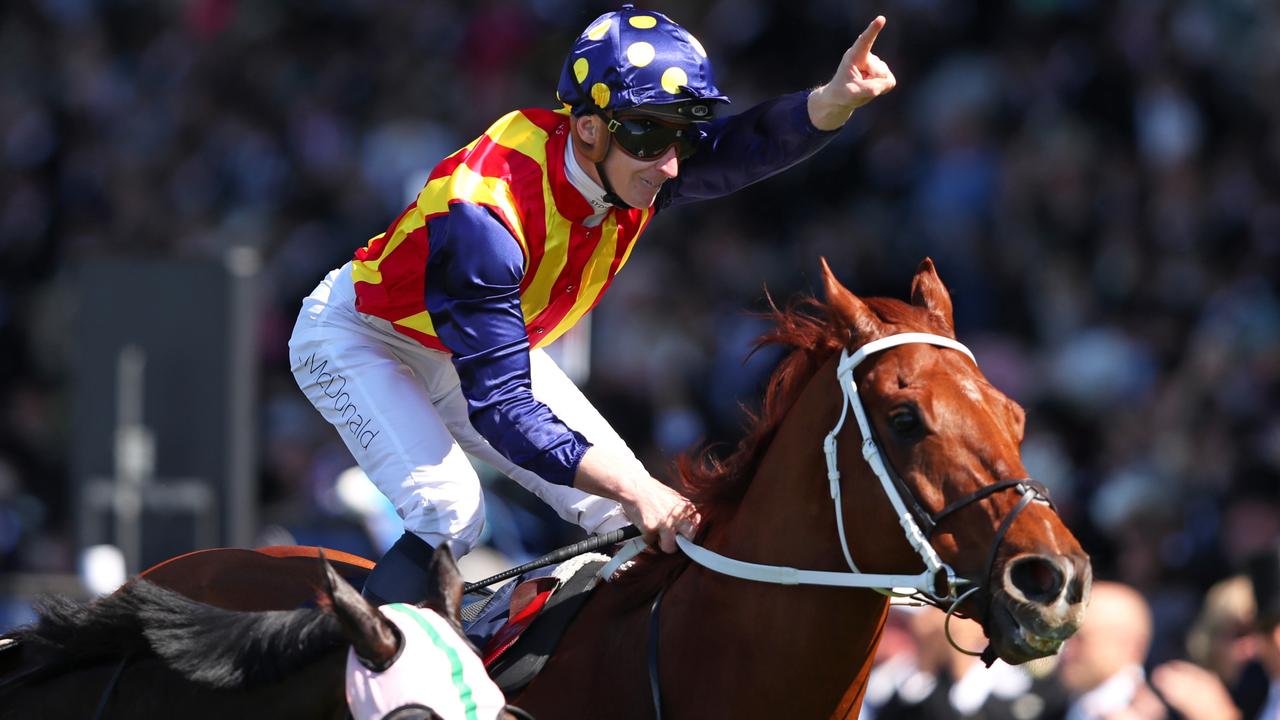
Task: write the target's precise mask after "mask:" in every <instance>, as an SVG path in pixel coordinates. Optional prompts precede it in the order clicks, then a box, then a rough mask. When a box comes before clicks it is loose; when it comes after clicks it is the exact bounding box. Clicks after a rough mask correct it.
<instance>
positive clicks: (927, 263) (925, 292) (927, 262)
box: [911, 258, 956, 338]
mask: <svg viewBox="0 0 1280 720" xmlns="http://www.w3.org/2000/svg"><path fill="white" fill-rule="evenodd" d="M911 304H912V305H916V306H919V307H922V308H924V309H926V310H928V311H929V312H931V313H933V314H934V315H937V316H938V317H939V318H940V319H941V320H942V322H943V324H945V325H946V326H947V334H948V335H950V336H951V337H953V338H954V337H955V336H956V326H955V321H954V320H953V319H952V315H951V293H949V292H947V286H946V285H943V284H942V278H940V277H938V271H937V270H936V269H934V267H933V260H932V259H930V258H925V259H924V260H921V261H920V267H918V268H916V276H915V278H914V279H913V280H912V281H911Z"/></svg>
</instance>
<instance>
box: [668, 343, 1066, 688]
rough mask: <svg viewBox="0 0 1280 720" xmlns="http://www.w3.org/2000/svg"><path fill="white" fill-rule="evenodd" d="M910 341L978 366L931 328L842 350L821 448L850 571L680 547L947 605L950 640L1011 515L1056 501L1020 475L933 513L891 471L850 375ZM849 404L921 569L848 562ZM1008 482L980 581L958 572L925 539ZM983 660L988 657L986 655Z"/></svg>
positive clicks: (748, 575) (720, 566)
mask: <svg viewBox="0 0 1280 720" xmlns="http://www.w3.org/2000/svg"><path fill="white" fill-rule="evenodd" d="M912 343H923V344H927V345H936V346H938V347H943V348H949V349H952V350H957V351H959V352H962V353H964V354H965V356H966V357H968V358H969V359H970V360H972V361H973V362H974V364H975V365H976V364H977V361H976V360H974V357H973V353H972V352H970V351H969V348H967V347H965V346H964V345H962V344H961V343H959V342H957V341H955V340H953V339H951V338H947V337H943V336H941V335H933V334H931V333H914V332H912V333H900V334H897V335H890V336H889V337H884V338H880V339H879V340H873V341H871V342H869V343H867V344H866V345H863V346H862V347H860V348H858V350H857V351H855V352H854V353H853V354H852V355H850V354H849V351H848V350H847V349H845V350H842V351H841V352H840V364H839V365H838V366H837V368H836V378H837V380H838V381H839V383H840V389H841V392H842V393H843V394H844V402H843V403H841V408H840V419H839V421H837V422H836V426H835V427H834V428H832V430H831V432H829V433H827V436H826V439H825V441H824V442H823V451H824V453H825V454H826V459H827V479H828V481H829V483H830V494H831V500H832V503H833V504H834V506H835V515H836V528H837V530H838V532H839V534H840V549H841V550H842V551H843V552H844V559H845V562H847V563H848V565H849V570H851V572H828V571H822V570H798V569H796V568H791V567H784V566H780V565H761V564H757V563H748V562H743V561H741V560H734V559H732V558H728V557H725V556H724V555H720V554H719V553H715V552H712V551H710V550H707V549H706V548H703V547H701V546H699V545H696V544H695V543H693V542H691V541H689V540H687V539H685V538H684V537H680V536H677V537H676V542H677V543H678V544H679V546H680V548H681V549H682V550H683V551H684V552H685V554H687V555H688V556H689V557H690V558H691V559H692V560H693V561H694V562H696V563H698V564H699V565H702V566H704V567H706V568H708V569H711V570H714V571H716V572H720V573H723V574H726V575H731V576H733V577H738V578H743V579H746V580H755V581H758V582H766V583H776V584H781V585H827V586H836V587H858V588H867V589H872V590H876V591H878V592H881V593H884V594H886V595H890V596H891V597H904V598H908V599H910V600H913V601H917V602H922V603H928V604H930V605H936V606H938V607H942V608H945V609H947V614H948V618H947V619H948V632H947V639H948V640H950V639H951V634H950V626H949V622H950V615H951V614H952V613H954V612H955V611H956V609H957V608H958V607H959V606H960V604H961V603H962V602H964V601H965V600H966V599H968V598H969V597H970V596H972V595H974V594H975V593H977V592H980V591H982V590H983V589H984V587H988V586H990V584H991V573H992V570H993V569H994V566H995V561H996V554H997V551H998V550H999V548H1000V545H1001V544H1002V543H1003V542H1004V538H1005V535H1006V534H1007V533H1008V531H1009V528H1010V527H1012V525H1013V521H1014V519H1016V518H1017V516H1018V515H1019V514H1020V513H1021V512H1022V511H1023V510H1024V509H1026V507H1027V506H1028V505H1030V504H1031V503H1032V502H1034V501H1040V502H1043V503H1045V504H1047V505H1049V506H1050V507H1052V506H1053V504H1052V502H1051V501H1050V500H1049V492H1048V490H1047V489H1046V488H1045V487H1044V485H1042V484H1040V483H1039V482H1037V481H1035V480H1032V479H1031V478H1020V479H1015V480H1001V481H999V482H995V483H992V484H990V485H985V486H983V487H981V488H979V489H978V490H975V491H974V492H972V493H969V494H968V495H965V496H964V497H962V498H960V499H958V500H956V501H954V502H952V503H951V504H949V505H947V506H946V507H944V508H943V509H942V510H940V511H938V512H937V513H930V512H928V511H927V510H925V509H924V507H923V506H921V504H920V502H919V500H918V499H917V498H916V496H915V495H914V493H912V492H911V489H910V488H909V487H907V485H906V483H904V482H903V481H902V478H901V477H900V476H899V475H898V473H897V472H895V471H894V469H893V465H892V463H890V462H888V461H887V455H885V453H884V452H883V451H882V450H881V448H880V445H879V443H878V442H877V441H876V436H875V433H874V432H873V431H872V429H871V424H870V423H869V422H868V421H867V413H866V409H865V408H864V407H863V405H862V398H861V397H859V395H858V387H857V383H856V382H855V381H854V378H853V371H854V369H855V368H857V367H858V365H860V364H861V363H862V361H864V360H866V359H867V358H868V357H869V356H871V355H873V354H875V353H878V352H881V351H882V350H887V349H889V348H892V347H897V346H899V345H907V344H912ZM850 407H852V408H853V415H854V418H855V420H856V421H857V423H858V430H859V432H861V433H862V457H863V459H865V460H866V461H867V464H868V465H870V466H871V470H872V472H874V473H875V475H876V477H877V478H879V480H880V485H881V487H882V488H883V489H884V492H885V495H887V496H888V498H889V502H890V503H891V504H892V505H893V509H894V512H895V513H897V516H898V524H899V525H901V526H902V530H903V533H904V534H905V535H906V539H907V542H908V543H910V544H911V547H912V548H913V549H914V550H915V551H916V553H917V554H918V555H919V556H920V559H921V560H922V561H923V562H924V566H925V569H924V571H923V572H921V573H919V574H916V575H894V574H879V573H864V572H862V571H861V570H859V569H858V567H857V565H855V564H854V562H853V555H852V554H851V553H850V552H849V542H848V540H847V539H846V537H845V531H844V512H843V504H842V502H841V495H840V469H839V467H838V464H837V460H836V435H838V434H839V432H840V430H841V429H842V428H843V427H844V423H845V420H846V418H847V417H848V413H849V408H850ZM1010 489H1014V490H1017V491H1018V492H1020V493H1021V494H1022V498H1021V499H1020V500H1019V501H1018V504H1017V505H1015V506H1014V508H1013V510H1011V511H1010V512H1009V513H1008V514H1007V515H1005V516H1004V519H1003V520H1002V521H1001V523H1000V527H999V528H998V529H997V530H996V534H995V537H994V538H993V540H992V542H991V549H990V551H989V552H988V554H987V565H986V568H985V571H984V573H983V576H982V578H981V580H980V582H979V583H974V582H973V581H971V580H968V579H965V578H962V577H959V576H957V575H956V572H955V570H954V569H952V567H951V566H950V565H948V564H947V563H945V562H943V561H942V559H941V558H940V557H939V556H938V553H937V551H936V550H934V548H933V545H932V543H931V542H930V538H931V537H932V536H933V533H934V531H935V530H936V529H937V527H938V525H939V524H941V523H942V521H943V520H945V519H946V518H947V517H949V516H951V515H952V514H954V513H955V512H957V511H959V510H960V509H962V508H964V507H966V506H968V505H970V504H972V503H975V502H978V501H979V500H982V499H983V498H986V497H988V496H990V495H994V494H995V493H997V492H1000V491H1002V490H1010ZM967 585H972V587H970V588H967V589H966V588H965V587H964V586H967ZM903 590H910V592H903ZM987 595H988V599H987V604H986V605H987V607H986V608H985V609H984V616H985V615H989V614H990V612H989V611H990V603H991V597H992V593H990V592H988V593H987ZM985 621H986V617H984V618H983V624H984V625H985V624H986V622H985ZM952 645H955V642H954V641H952ZM957 649H958V650H961V651H962V652H965V653H967V654H970V655H982V656H983V658H984V659H987V655H988V654H989V653H991V652H992V651H991V650H990V648H988V650H987V653H978V652H973V651H970V650H965V649H963V648H959V647H958V646H957ZM990 659H991V660H994V655H991V658H990ZM988 664H990V663H989V662H988Z"/></svg>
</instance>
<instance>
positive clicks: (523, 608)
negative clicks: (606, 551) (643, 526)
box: [462, 553, 609, 695]
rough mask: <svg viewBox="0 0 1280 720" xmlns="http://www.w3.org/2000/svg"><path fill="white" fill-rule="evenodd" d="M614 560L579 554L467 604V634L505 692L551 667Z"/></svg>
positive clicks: (522, 577)
mask: <svg viewBox="0 0 1280 720" xmlns="http://www.w3.org/2000/svg"><path fill="white" fill-rule="evenodd" d="M608 560H609V558H608V556H605V555H600V554H596V553H591V554H586V555H579V556H578V557H576V558H573V559H571V560H568V561H566V562H563V563H560V564H559V565H555V566H552V567H549V568H542V569H539V570H534V571H531V572H528V573H525V574H524V575H521V576H520V577H519V578H517V579H516V580H515V581H514V582H511V583H508V584H506V585H504V586H502V587H501V588H500V589H499V590H498V591H497V592H495V593H494V594H493V595H490V596H489V597H487V598H482V599H477V600H473V601H472V602H471V603H470V604H466V602H465V601H464V605H463V609H462V622H463V629H464V631H465V632H466V634H467V638H468V639H469V640H471V642H472V643H473V644H474V645H475V646H476V647H478V648H481V651H480V657H481V659H482V660H483V661H484V665H485V669H487V670H488V671H489V677H491V678H493V681H494V682H495V683H497V684H498V687H500V688H502V691H503V692H504V693H507V694H508V695H510V694H512V693H514V692H516V691H518V690H521V689H523V688H524V687H525V686H526V685H528V684H529V682H530V681H532V680H533V678H534V677H536V676H537V674H538V672H539V671H540V670H542V667H543V666H544V665H546V663H547V659H548V658H550V657H551V654H552V653H553V652H555V649H556V645H557V644H559V642H560V638H561V637H562V636H563V635H564V633H565V630H566V629H568V627H569V625H570V624H571V623H572V622H573V619H574V617H576V616H577V614H578V611H579V610H580V609H581V608H582V605H583V603H585V602H586V600H587V598H588V597H590V595H591V590H592V589H594V588H595V586H596V581H597V577H596V573H597V571H598V570H599V569H600V568H601V567H602V566H603V565H604V564H605V563H606V562H608Z"/></svg>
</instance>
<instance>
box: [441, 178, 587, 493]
mask: <svg viewBox="0 0 1280 720" xmlns="http://www.w3.org/2000/svg"><path fill="white" fill-rule="evenodd" d="M427 236H428V238H429V239H430V244H431V252H430V255H429V256H428V259H427V270H426V283H425V293H426V305H427V312H428V313H430V315H431V322H432V323H433V324H434V325H435V330H436V335H437V336H439V338H440V340H441V342H443V343H444V345H445V347H447V348H449V350H450V351H451V352H452V353H453V366H454V367H455V368H456V369H457V371H458V378H459V380H460V381H461V384H462V394H463V396H464V397H466V399H467V408H468V413H469V415H470V417H471V424H472V425H473V426H475V428H476V430H477V431H479V433H480V435H481V436H483V437H484V439H486V440H488V441H489V444H491V445H493V447H494V448H496V449H497V450H498V452H500V453H502V454H503V456H505V457H506V458H507V459H508V460H510V461H511V462H513V463H515V464H516V465H519V466H520V467H522V468H524V469H526V470H529V471H530V472H533V473H535V474H537V475H538V476H539V477H541V478H542V479H544V480H546V481H548V482H551V483H556V484H559V485H572V484H573V477H574V474H575V473H576V472H577V469H578V462H579V461H581V460H582V455H583V454H584V453H586V451H587V448H589V447H591V444H590V443H589V442H587V440H586V438H584V437H583V436H582V435H581V434H579V433H578V432H576V431H574V430H571V429H570V428H569V427H568V426H566V425H565V424H564V423H563V422H561V421H560V419H559V418H557V417H556V416H555V414H554V413H552V412H551V409H550V408H548V407H547V406H546V405H544V404H543V403H541V402H539V401H538V400H536V399H535V398H534V397H533V388H532V383H531V382H530V377H529V336H528V333H527V332H526V330H525V325H524V316H523V314H522V313H521V310H520V281H521V279H522V277H523V276H524V256H523V254H522V253H521V250H520V245H519V244H518V243H517V242H516V239H515V238H514V237H513V236H512V235H511V232H510V231H509V230H507V228H506V226H505V225H503V224H502V223H501V222H500V221H499V220H498V219H497V218H496V217H494V216H493V215H492V214H491V213H490V212H489V211H488V210H486V209H485V208H483V207H480V206H477V205H471V204H468V203H454V204H452V205H451V206H450V208H449V213H448V215H441V216H439V217H436V218H432V219H431V220H429V221H428V222H427Z"/></svg>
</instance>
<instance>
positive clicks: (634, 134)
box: [609, 118, 702, 160]
mask: <svg viewBox="0 0 1280 720" xmlns="http://www.w3.org/2000/svg"><path fill="white" fill-rule="evenodd" d="M609 132H611V133H613V137H614V139H615V140H617V141H618V145H620V146H622V149H623V150H625V151H626V152H627V154H629V155H631V156H632V157H634V158H636V159H637V160H653V159H654V158H657V157H660V156H661V155H662V154H663V153H665V152H666V151H667V148H669V147H671V146H673V145H674V146H675V148H676V156H677V157H679V158H680V159H681V160H684V159H686V158H688V157H689V156H690V155H692V154H693V153H694V151H695V150H697V149H698V141H699V140H700V139H702V131H700V130H698V129H697V128H695V127H693V126H687V127H677V126H675V125H667V124H666V123H661V122H657V121H655V120H649V119H647V118H613V119H611V120H609Z"/></svg>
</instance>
